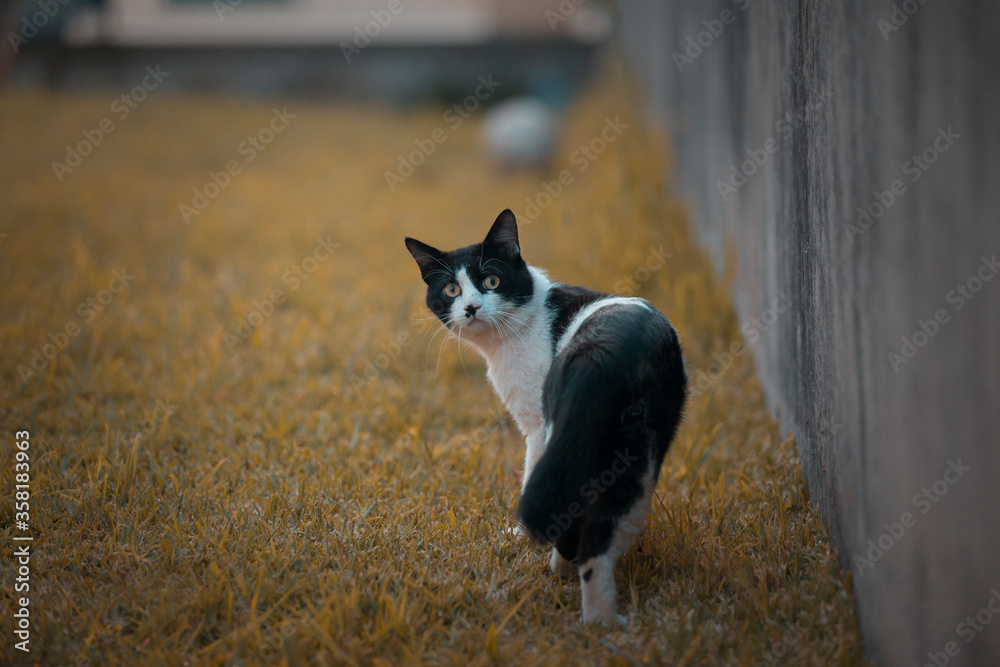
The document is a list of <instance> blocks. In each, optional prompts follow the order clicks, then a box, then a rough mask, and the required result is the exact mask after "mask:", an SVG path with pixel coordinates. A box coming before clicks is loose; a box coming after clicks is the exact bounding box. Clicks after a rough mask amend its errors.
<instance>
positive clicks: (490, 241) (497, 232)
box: [483, 208, 521, 258]
mask: <svg viewBox="0 0 1000 667" xmlns="http://www.w3.org/2000/svg"><path fill="white" fill-rule="evenodd" d="M483 243H484V244H485V245H492V246H496V247H497V248H500V249H501V250H502V251H504V252H506V254H508V255H509V256H510V257H514V258H517V257H520V256H521V244H520V243H519V242H518V240H517V220H516V219H515V218H514V214H513V213H512V212H511V210H510V209H509V208H508V209H505V210H504V212H503V213H501V214H500V215H498V216H497V219H496V222H494V223H493V226H492V227H491V228H490V233H489V234H487V235H486V240H485V241H483Z"/></svg>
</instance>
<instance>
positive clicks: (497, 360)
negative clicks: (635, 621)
mask: <svg viewBox="0 0 1000 667" xmlns="http://www.w3.org/2000/svg"><path fill="white" fill-rule="evenodd" d="M406 247H407V249H408V250H409V251H410V254H411V255H413V258H414V259H415V260H416V262H417V264H418V265H419V267H420V273H421V275H422V277H423V279H424V282H425V283H427V306H428V307H429V308H430V309H431V310H432V311H433V312H434V314H435V315H437V316H438V318H440V320H441V321H442V322H443V323H444V325H445V326H446V327H447V328H448V330H449V331H450V332H451V333H452V334H454V335H455V336H457V337H458V338H460V339H461V340H463V341H466V342H467V343H470V344H471V345H472V346H473V347H475V348H476V349H477V350H478V351H479V352H480V353H481V354H482V355H483V357H485V359H486V362H487V364H488V366H489V372H488V376H489V378H490V381H491V382H492V383H493V387H494V389H495V390H496V392H497V394H499V395H500V397H501V398H502V399H503V401H504V403H505V404H506V406H507V409H508V410H509V411H510V412H511V414H512V415H513V416H514V419H515V421H516V422H517V425H518V427H519V428H520V429H521V432H522V433H523V434H524V436H525V440H526V445H527V453H526V455H525V459H524V481H523V484H522V487H521V500H520V505H519V508H518V513H517V514H518V520H519V521H520V526H521V529H522V530H523V531H524V532H526V533H527V534H528V535H529V536H530V537H532V538H533V539H534V540H535V541H537V542H541V543H544V544H553V545H555V548H554V549H553V550H552V559H551V561H550V565H551V567H552V571H553V572H556V573H558V574H560V575H562V576H569V575H571V574H572V573H573V572H574V571H576V572H579V574H580V581H581V588H582V590H583V620H584V621H585V622H595V621H596V622H603V623H605V624H607V625H611V624H613V623H615V622H617V623H624V622H625V619H624V618H623V617H621V616H618V615H617V612H616V605H617V601H616V598H617V595H616V591H615V579H614V564H615V559H616V558H617V557H618V556H620V555H621V554H623V553H624V552H625V551H626V549H627V548H628V547H629V545H630V544H631V543H632V541H633V540H634V539H635V537H636V536H637V535H638V534H639V532H640V531H641V530H642V527H643V525H644V524H645V522H646V515H647V513H648V510H649V505H650V500H651V499H652V495H653V489H654V487H655V486H656V479H657V476H658V474H659V470H660V465H661V463H662V462H663V457H664V455H665V454H666V452H667V447H668V446H669V445H670V442H671V441H672V440H673V438H674V434H675V433H676V431H677V426H678V424H679V423H680V420H681V413H682V411H683V408H684V402H685V399H686V396H687V375H686V373H685V370H684V359H683V356H682V353H681V346H680V342H679V341H678V339H677V333H676V332H675V331H674V328H673V327H672V326H671V324H670V322H669V321H668V320H667V318H666V317H664V316H663V314H661V313H660V312H659V311H657V310H656V309H655V308H653V306H651V305H650V304H649V302H647V301H645V300H644V299H637V298H625V297H617V296H611V295H607V294H600V293H598V292H593V291H591V290H589V289H586V288H584V287H570V286H567V285H563V284H561V283H557V282H554V281H552V280H550V279H549V277H548V276H547V275H546V274H545V272H544V271H542V270H540V269H537V268H535V267H533V266H528V265H527V264H526V263H525V262H524V259H523V258H522V257H521V248H520V245H519V242H518V235H517V222H516V221H515V219H514V214H513V213H511V212H510V211H509V210H506V211H504V212H503V213H501V214H500V216H499V217H498V218H497V219H496V222H494V223H493V227H492V228H491V229H490V232H489V234H487V235H486V240H485V241H483V242H482V243H477V244H475V245H471V246H468V247H465V248H460V249H458V250H454V251H451V252H442V251H440V250H437V249H436V248H433V247H431V246H429V245H427V244H425V243H421V242H420V241H416V240H414V239H411V238H407V239H406Z"/></svg>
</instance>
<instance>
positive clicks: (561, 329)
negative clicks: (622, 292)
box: [545, 283, 607, 354]
mask: <svg viewBox="0 0 1000 667" xmlns="http://www.w3.org/2000/svg"><path fill="white" fill-rule="evenodd" d="M606 296H607V294H601V293H600V292H595V291H593V290H589V289H587V288H586V287H574V286H571V285H562V284H559V283H556V284H555V285H553V286H552V288H551V289H550V290H549V293H548V294H547V295H546V297H545V309H546V310H548V311H549V312H551V313H552V314H553V316H552V353H553V354H555V351H556V346H557V345H558V344H559V339H560V338H562V335H563V334H564V333H566V329H567V327H569V323H570V322H571V321H572V320H573V317H574V316H575V315H576V314H577V313H578V312H580V309H581V308H584V307H585V306H586V305H587V304H590V303H593V302H594V301H597V300H598V299H601V298H604V297H606Z"/></svg>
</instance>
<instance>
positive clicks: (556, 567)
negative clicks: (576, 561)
mask: <svg viewBox="0 0 1000 667" xmlns="http://www.w3.org/2000/svg"><path fill="white" fill-rule="evenodd" d="M549 568H550V569H551V570H552V572H553V574H558V575H559V576H560V577H562V578H563V579H569V578H570V577H572V576H573V575H574V574H576V565H573V563H571V562H569V561H568V560H566V559H565V558H563V557H562V556H561V555H560V554H559V551H558V550H557V549H555V548H553V549H552V557H551V558H549Z"/></svg>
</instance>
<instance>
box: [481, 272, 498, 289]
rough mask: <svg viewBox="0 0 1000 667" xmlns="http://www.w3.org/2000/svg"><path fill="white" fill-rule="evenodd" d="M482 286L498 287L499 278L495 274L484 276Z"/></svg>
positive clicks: (487, 287)
mask: <svg viewBox="0 0 1000 667" xmlns="http://www.w3.org/2000/svg"><path fill="white" fill-rule="evenodd" d="M483 287H485V288H486V289H496V288H498V287H500V279H499V278H497V277H496V276H492V275H491V276H486V278H485V279H484V280H483Z"/></svg>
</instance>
